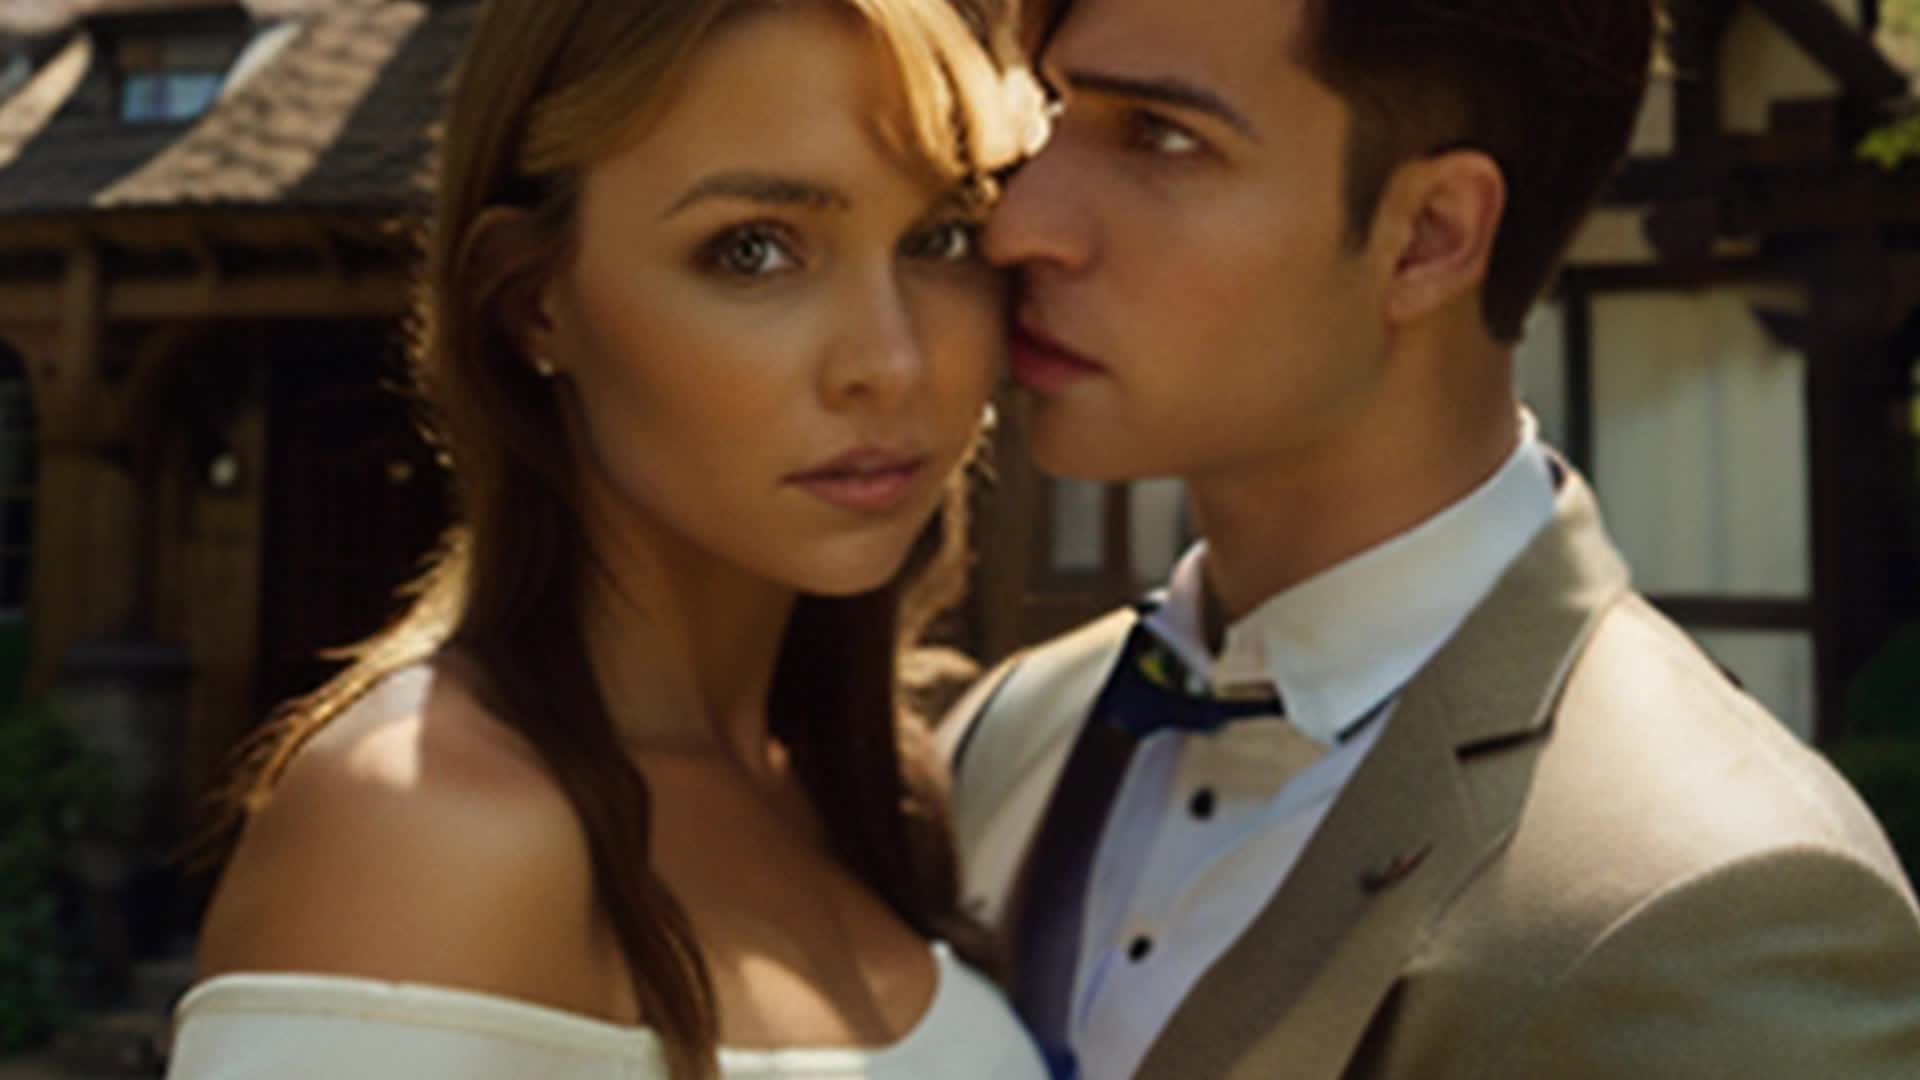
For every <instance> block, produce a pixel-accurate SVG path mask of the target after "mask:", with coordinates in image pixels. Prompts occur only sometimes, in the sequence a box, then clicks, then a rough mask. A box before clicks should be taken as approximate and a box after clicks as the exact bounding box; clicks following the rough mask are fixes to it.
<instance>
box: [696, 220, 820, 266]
mask: <svg viewBox="0 0 1920 1080" xmlns="http://www.w3.org/2000/svg"><path fill="white" fill-rule="evenodd" d="M701 261H702V262H703V263H704V264H705V265H707V266H710V267H712V268H713V269H715V270H717V271H719V272H721V273H723V274H726V275H729V276H731V277H739V278H762V277H768V276H771V275H773V274H779V273H783V272H785V271H788V270H792V269H794V268H795V267H798V266H799V265H800V260H799V259H798V258H797V257H796V256H795V255H794V253H793V247H792V245H791V244H790V243H789V241H788V238H787V237H786V235H785V230H783V229H779V228H776V227H774V226H773V225H770V224H756V225H742V226H739V227H737V228H733V229H728V230H727V231H726V232H724V233H721V234H720V235H719V236H717V237H715V238H714V239H713V240H712V241H711V242H710V243H708V244H707V246H706V248H705V249H704V250H703V251H702V253H701Z"/></svg>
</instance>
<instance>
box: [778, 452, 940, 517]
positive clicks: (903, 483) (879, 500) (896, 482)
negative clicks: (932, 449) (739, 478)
mask: <svg viewBox="0 0 1920 1080" xmlns="http://www.w3.org/2000/svg"><path fill="white" fill-rule="evenodd" d="M927 464H928V459H927V457H926V455H924V454H902V453H894V452H890V451H885V450H854V451H851V452H849V453H845V454H842V455H840V456H839V457H837V458H834V459H833V460H832V461H829V462H827V463H826V464H824V465H821V466H820V467H818V468H815V469H808V470H807V471H806V472H801V473H794V474H792V475H791V476H788V477H787V483H789V484H792V485H793V486H795V487H797V488H799V489H800V490H802V491H805V492H807V493H808V494H810V495H812V496H814V497H815V498H818V499H820V500H821V501H823V502H827V503H830V504H832V505H834V506H838V507H840V508H841V509H843V510H852V511H855V512H858V513H864V514H880V513H885V512H887V511H889V510H893V509H895V508H897V507H899V506H900V505H901V504H902V503H904V502H906V500H907V497H908V496H910V495H912V494H913V493H914V490H915V489H916V488H918V487H919V485H920V479H921V477H923V476H925V475H926V472H927Z"/></svg>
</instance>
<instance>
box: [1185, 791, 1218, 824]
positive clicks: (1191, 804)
mask: <svg viewBox="0 0 1920 1080" xmlns="http://www.w3.org/2000/svg"><path fill="white" fill-rule="evenodd" d="M1214 802H1215V799H1214V796H1213V789H1212V788H1201V789H1200V790H1199V791H1196V792H1194V793H1193V798H1192V799H1190V800H1189V801H1188V802H1187V810H1188V811H1189V812H1190V813H1192V814H1193V816H1194V817H1196V818H1198V819H1199V820H1201V821H1207V820H1209V819H1211V818H1212V817H1213V808H1214Z"/></svg>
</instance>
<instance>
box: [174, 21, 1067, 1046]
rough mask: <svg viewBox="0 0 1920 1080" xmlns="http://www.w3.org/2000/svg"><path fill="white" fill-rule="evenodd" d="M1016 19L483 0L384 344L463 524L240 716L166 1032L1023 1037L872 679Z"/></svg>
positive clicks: (1008, 109) (944, 410)
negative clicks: (373, 634) (449, 471)
mask: <svg viewBox="0 0 1920 1080" xmlns="http://www.w3.org/2000/svg"><path fill="white" fill-rule="evenodd" d="M1005 18H1006V15H1005V13H999V12H993V11H989V10H985V9H981V8H973V7H967V8H957V7H953V6H949V5H948V4H947V2H946V0H792V2H751V0H749V2H742V0H498V2H493V3H489V4H487V5H486V6H485V8H484V10H483V12H482V14H481V18H480V20H479V25H478V28H477V30H476V33H475V36H474V38H473V40H472V41H471V43H470V45H469V53H468V56H467V57H466V61H465V64H464V66H463V68H462V70H461V73H460V75H459V78H458V83H457V86H456V89H455V92H454V97H453V101H452V105H451V111H450V115H449V117H448V119H447V124H446V129H445V136H444V143H443V146H442V156H441V162H440V172H439V179H438V185H439V187H438V201H437V206H436V214H435V218H434V221H433V224H432V230H431V234H430V241H429V244H430V246H429V252H428V260H427V268H426V274H425V278H424V284H423V288H422V290H421V304H420V314H421V316H422V318H421V320H420V322H421V335H420V340H419V342H418V345H417V349H416V368H417V371H416V375H417V382H418V389H419V390H420V392H421V396H422V398H423V400H424V401H425V402H426V404H427V406H428V407H429V409H430V412H431V418H432V420H433V421H434V423H435V425H436V427H437V430H438V433H439V435H440V437H441V438H442V439H443V440H444V441H445V444H446V446H447V448H448V449H449V451H450V453H451V455H452V460H453V463H454V465H453V467H454V475H455V479H456V487H457V491H458V493H459V497H460V517H461V522H462V523H461V525H460V527H459V528H458V529H456V530H455V532H454V533H453V534H452V536H451V537H450V539H449V542H448V544H447V546H446V548H445V550H444V553H443V554H442V556H441V558H440V559H439V561H438V563H437V564H436V565H435V566H434V567H433V569H432V570H431V571H430V573H429V574H428V575H427V577H426V578H425V579H424V580H423V581H422V582H421V583H420V584H419V593H418V596H417V599H416V601H415V603H414V605H413V607H412V609H411V611H410V613H409V614H408V615H407V616H406V617H404V618H403V619H402V621H401V622H400V623H399V624H397V625H396V626H395V627H394V628H392V629H391V630H389V631H388V632H387V633H385V634H384V635H382V636H381V637H379V638H377V639H375V640H374V641H373V642H371V643H369V644H368V645H367V646H366V647H365V648H364V649H363V650H362V652H361V655H360V657H359V660H358V662H357V663H356V664H355V665H354V666H353V667H352V668H350V669H349V670H348V671H347V672H346V673H345V674H344V675H342V676H341V677H340V678H339V679H337V680H336V681H334V682H333V683H331V684H329V685H328V686H325V687H323V688H321V689H320V690H319V691H317V692H316V693H315V694H313V695H312V696H311V697H309V698H307V699H305V700H303V701H300V702H296V703H295V704H294V705H293V707H291V708H290V709H289V710H287V712H286V713H285V718H284V719H283V721H282V722H281V723H280V725H279V726H278V727H277V728H276V729H275V734H274V737H273V738H272V739H271V740H270V741H269V742H268V743H267V744H266V745H265V748H264V752H263V753H262V754H261V756H260V758H259V759H258V762H257V767H256V769H255V770H254V771H253V772H252V773H251V774H250V779H249V781H248V787H247V790H246V792H245V794H246V796H247V797H246V800H245V806H246V813H245V815H244V821H243V823H242V828H241V831H240V832H239V836H238V841H237V845H236V847H235V850H234V853H233V856H232V859H231V862H230V863H229V864H228V867H227V869H226V872H225V875H224V877H223V879H222V881H221V884H220V887H219V889H218V891H217V894H216V896H215V899H214V903H213V905H212V907H211V910H210V912H209V915H208V919H207V923H206V926H205V928H204V932H203V935H202V952H201V957H200V962H201V968H202V975H203V977H204V980H205V981H203V982H202V983H201V984H200V985H199V986H198V987H196V988H195V990H194V991H192V992H191V993H190V994H189V996H188V998H187V999H186V1000H185V1001H184V1002H183V1003H182V1006H181V1009H180V1014H179V1022H178V1037H177V1044H176V1051H175V1055H174V1060H173V1063H172V1071H171V1074H170V1075H172V1076H174V1077H177V1078H180V1080H212V1078H226V1077H234V1078H246V1080H253V1078H267V1077H272V1078H274V1080H289V1078H302V1077H354V1078H385V1077H394V1078H398V1077H408V1078H419V1077H460V1078H462V1080H494V1078H500V1080H505V1078H509V1077H512V1078H530V1077H581V1078H589V1077H608V1078H613V1077H621V1078H649V1080H651V1078H657V1077H668V1076H672V1077H675V1078H682V1077H707V1076H722V1075H723V1076H727V1077H747V1076H753V1077H827V1076H834V1077H870V1078H873V1080H886V1078H899V1080H906V1078H909V1077H911V1078H916V1080H925V1078H938V1077H955V1078H959V1077H982V1076H992V1077H995V1078H996V1080H1038V1078H1039V1077H1042V1076H1044V1071H1043V1070H1042V1068H1041V1065H1040V1063H1039V1059H1038V1058H1037V1056H1036V1055H1035V1053H1034V1051H1033V1049H1032V1047H1031V1044H1030V1042H1029V1040H1028V1038H1027V1036H1026V1034H1025V1033H1024V1032H1023V1031H1022V1030H1021V1028H1020V1027H1019V1025H1018V1023H1017V1022H1016V1021H1015V1019H1014V1018H1013V1016H1012V1014H1011V1013H1010V1012H1009V1011H1008V1009H1007V1008H1006V1007H1005V1005H1004V1004H1003V1003H1002V1002H1001V1000H1000V999H999V997H998V996H997V994H996V993H995V992H994V991H993V990H992V989H991V987H990V986H989V985H988V984H987V983H986V982H985V981H984V980H983V979H982V978H981V977H980V976H979V975H978V974H977V973H975V972H974V971H973V970H972V969H970V968H969V967H967V966H966V964H964V963H963V962H962V961H960V960H959V959H957V958H956V957H955V955H954V953H953V951H952V949H951V948H950V947H949V946H948V945H947V944H946V942H947V941H951V940H958V939H960V938H961V937H962V936H963V935H964V928H963V927H964V924H963V921H962V920H961V918H960V917H959V913H958V911H957V909H956V898H955V888H954V869H953V857H952V852H951V848H950V841H949V839H948V836H947V833H946V828H945V822H944V818H943V810H942V796H941V793H940V792H939V791H938V789H937V785H936V784H935V782H934V780H933V777H934V775H935V772H934V770H933V769H932V768H931V767H930V765H929V763H928V761H927V758H926V756H925V752H924V749H923V747H924V740H923V738H922V736H923V732H921V731H920V730H919V729H918V728H916V727H915V726H914V725H913V724H912V723H909V722H906V721H903V720H901V719H900V717H899V710H898V709H897V708H896V687H895V674H894V660H895V655H896V652H897V649H898V648H899V647H900V645H901V644H902V643H903V642H905V641H909V640H910V639H911V638H912V636H913V634H914V633H915V632H917V631H918V629H919V628H920V626H921V625H922V623H921V620H922V619H923V618H924V615H925V612H926V610H927V608H928V606H929V605H930V604H931V603H933V602H935V601H937V600H939V599H941V598H942V596H943V594H946V593H948V592H949V591H950V583H951V582H952V580H953V578H954V571H953V564H954V561H955V556H956V555H957V554H958V553H957V552H956V550H955V548H956V546H957V543H958V538H959V536H960V528H961V524H962V523H961V521H960V517H959V514H960V511H961V508H962V504H961V503H960V501H959V500H958V496H959V493H960V486H959V485H960V483H961V481H960V479H959V475H960V472H959V470H960V467H961V465H962V464H963V462H964V461H965V459H966V458H967V457H968V455H969V453H970V452H971V450H972V448H973V447H974V444H975V442H976V441H977V436H978V430H979V428H980V423H981V416H982V413H983V410H984V407H985V403H986V399H987V394H988V391H989V388H990V385H991V383H992V381H993V379H994V377H995V375H996V372H997V369H998V365H999V363H1000V359H1001V356H1000V354H1001V349H1002V296H1001V292H1000V288H999V283H998V281H997V279H996V278H995V276H994V274H993V273H992V272H991V271H990V270H989V269H988V268H987V267H986V266H985V265H984V264H983V263H982V262H981V260H979V259H978V258H977V257H976V255H975V252H974V247H973V245H974V233H975V223H976V221H977V220H978V217H979V215H980V214H981V213H982V212H983V210H984V207H983V201H984V199H985V198H986V196H987V195H988V193H989V187H990V185H989V184H988V182H987V179H986V178H987V177H989V176H990V175H991V174H992V172H993V171H994V170H995V169H997V168H999V167H1001V166H1004V165H1006V164H1008V163H1010V162H1011V161H1012V160H1014V159H1015V158H1016V157H1017V156H1018V155H1019V154H1020V153H1021V152H1023V151H1027V150H1031V149H1032V148H1033V145H1034V143H1035V139H1034V138H1033V137H1032V136H1033V135H1034V134H1035V133H1036V132H1038V131H1040V130H1041V129H1042V128H1043V127H1044V123H1043V121H1041V120H1039V114H1038V110H1037V108H1036V106H1035V101H1036V97H1037V95H1035V94H1034V93H1033V92H1032V91H1031V82H1030V81H1028V80H1026V79H1025V78H1024V73H1023V72H1021V71H1020V70H1019V69H1018V68H1017V67H1016V66H1013V65H1011V64H1009V63H1008V62H1006V61H1005V60H1004V59H1003V58H1004V56H1005V55H1006V52H1007V50H1005V49H1004V48H1003V47H1001V44H1000V43H1002V42H1003V41H1004V39H1005V38H1006V37H1007V34H1006V32H1005V27H1004V20H1005ZM982 42H986V43H988V44H987V45H983V44H982ZM367 527H368V528H378V527H379V523H378V522H368V523H367Z"/></svg>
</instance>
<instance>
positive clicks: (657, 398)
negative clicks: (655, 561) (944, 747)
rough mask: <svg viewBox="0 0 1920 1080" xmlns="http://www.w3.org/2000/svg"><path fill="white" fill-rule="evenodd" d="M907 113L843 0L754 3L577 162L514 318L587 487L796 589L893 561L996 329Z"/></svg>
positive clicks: (966, 428)
mask: <svg viewBox="0 0 1920 1080" xmlns="http://www.w3.org/2000/svg"><path fill="white" fill-rule="evenodd" d="M907 125H908V112H907V108H906V103H905V101H904V99H903V97H902V92H901V90H900V88H899V86H898V83H897V78H896V76H895V74H894V70H893V68H892V66H891V64H890V62H889V61H888V60H887V58H886V56H885V55H884V53H883V52H882V51H881V49H880V46H879V45H878V43H877V42H876V41H875V40H874V39H873V38H872V37H871V36H870V32H869V30H868V29H867V28H866V27H865V26H864V25H863V24H862V23H861V22H860V21H859V17H858V16H857V15H855V14H854V13H853V12H852V11H851V10H850V9H841V8H838V7H837V6H834V5H827V4H807V5H795V6H791V7H781V8H777V9H767V10H760V11H754V12H751V13H748V14H743V15H741V16H739V17H736V18H734V19H731V20H730V21H728V22H726V23H724V24H723V25H722V26H721V27H720V28H719V29H718V30H717V31H715V32H714V34H713V36H712V37H711V38H709V39H708V40H707V41H706V42H705V43H703V45H702V46H701V50H700V52H699V53H698V54H697V56H696V57H695V58H694V60H693V62H692V64H691V67H690V69H689V71H688V73H687V77H686V81H685V82H684V84H683V85H682V87H681V88H680V89H679V90H678V91H677V92H676V94H675V95H674V97H673V98H672V99H671V100H670V101H669V102H668V104H667V107H666V110H665V111H664V113H662V114H661V116H660V118H659V119H658V121H657V122H656V123H654V124H653V125H652V126H650V127H649V128H648V129H647V130H646V132H645V134H644V135H643V136H642V137H640V138H639V139H638V140H636V141H633V142H631V143H630V144H627V145H626V146H625V148H624V149H623V150H621V151H620V152H619V153H617V154H615V155H612V156H610V157H608V158H607V159H605V160H603V161H602V162H600V163H599V164H598V165H596V166H595V167H593V168H592V169H590V170H589V171H588V172H587V174H586V175H585V177H584V179H583V189H582V192H581V198H580V202H579V206H578V218H577V223H576V224H577V229H578V238H577V244H576V256H575V258H574V260H573V261H572V263H571V264H570V265H569V266H567V267H566V268H564V270H563V271H562V272H561V273H560V274H559V275H557V276H556V278H555V279H554V280H553V281H552V282H551V283H550V285H549V287H548V288H547V289H546V291H545V293H544V294H543V296H542V301H541V317H540V320H539V323H540V325H539V327H538V328H537V329H536V331H535V333H534V334H533V335H532V339H533V340H532V342H531V344H532V347H533V348H534V349H535V350H536V351H537V352H538V353H539V354H542V355H544V356H545V357H546V358H547V359H549V360H551V361H552V362H553V363H554V364H555V365H556V366H557V367H558V368H560V369H561V376H560V377H561V379H562V380H563V385H562V386H561V387H560V391H561V393H562V394H563V396H564V397H566V398H567V399H569V400H568V406H567V408H568V412H569V416H570V419H571V420H572V421H573V423H572V427H573V429H574V435H575V439H574V442H575V450H576V455H577V458H578V460H579V461H580V463H581V466H582V468H583V469H584V470H585V471H587V472H588V473H590V474H592V475H590V476H588V477H587V478H586V479H587V484H586V489H587V490H588V491H589V492H591V493H594V494H595V495H596V496H598V498H597V499H596V501H597V502H598V503H600V504H602V505H601V509H602V510H606V509H609V508H610V509H611V511H612V512H613V513H614V514H616V515H620V516H623V517H625V518H626V519H627V522H628V523H629V524H632V523H638V524H639V525H641V526H642V527H643V528H646V529H650V530H653V531H655V532H656V533H658V534H660V535H662V536H663V537H664V538H667V539H668V540H669V541H670V542H678V543H681V544H685V545H688V546H690V547H691V548H692V549H693V550H695V551H698V552H702V553H705V554H707V555H711V556H713V557H715V558H718V559H720V560H723V561H724V562H726V563H729V564H732V565H735V566H738V567H740V568H743V569H745V570H747V571H748V572H751V573H754V574H757V575H759V576H762V577H765V578H768V579H770V580H773V581H776V582H779V583H781V584H783V585H786V586H790V587H792V588H795V589H799V590H801V591H805V592H812V593H820V594H849V593H854V592H861V591H865V590H868V589H872V588H875V587H877V586H879V585H881V584H883V583H885V582H886V581H887V580H889V579H890V578H891V577H892V576H893V575H894V574H895V573H896V572H897V571H898V570H899V568H900V565H901V563H902V561H903V560H904V558H905V556H906V553H907V551H908V549H909V548H910V547H911V545H912V543H913V540H914V539H915V537H916V536H917V535H918V533H919V532H920V530H921V529H922V527H923V526H924V525H925V523H926V521H927V520H928V518H929V516H930V515H931V514H932V512H933V511H934V509H935V508H936V507H937V506H938V504H939V502H940V498H941V491H942V487H943V485H944V483H945V481H946V479H947V477H948V476H949V474H950V473H951V471H952V470H953V469H954V468H955V467H956V465H957V464H958V463H959V462H960V460H961V458H962V456H963V455H964V454H965V452H966V451H967V449H968V447H969V446H970V445H971V442H972V440H973V438H974V435H975V432H976V430H977V428H978V426H979V423H980V416H981V412H982V410H983V408H984V407H985V403H986V399H987V394H988V391H989V389H990V387H991V384H992V382H993V380H994V377H995V376H996V374H997V372H998V369H999V364H1000V361H1001V357H1002V350H1003V333H1002V325H1001V311H1002V308H1001V294H1000V291H999V282H998V280H997V278H996V277H995V275H994V274H993V272H992V271H990V270H989V269H988V268H987V267H986V266H985V264H984V263H983V262H982V261H980V259H979V258H978V257H977V256H976V254H975V251H974V232H975V230H974V215H973V214H971V213H970V212H969V211H968V209H967V208H966V207H965V205H964V204H963V203H962V202H961V201H960V200H959V198H958V192H957V191H955V190H954V188H953V187H952V185H951V184H950V183H948V182H946V181H943V180H942V179H941V178H940V177H939V176H937V175H936V174H935V173H934V172H933V171H932V169H931V168H930V167H928V166H926V165H925V164H923V163H922V162H921V160H920V158H919V157H918V155H917V154H916V153H915V151H914V149H913V143H912V139H911V136H910V135H909V134H908V133H909V131H910V128H909V127H908V126H907ZM607 496H611V498H607ZM593 497H594V496H590V498H593Z"/></svg>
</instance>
